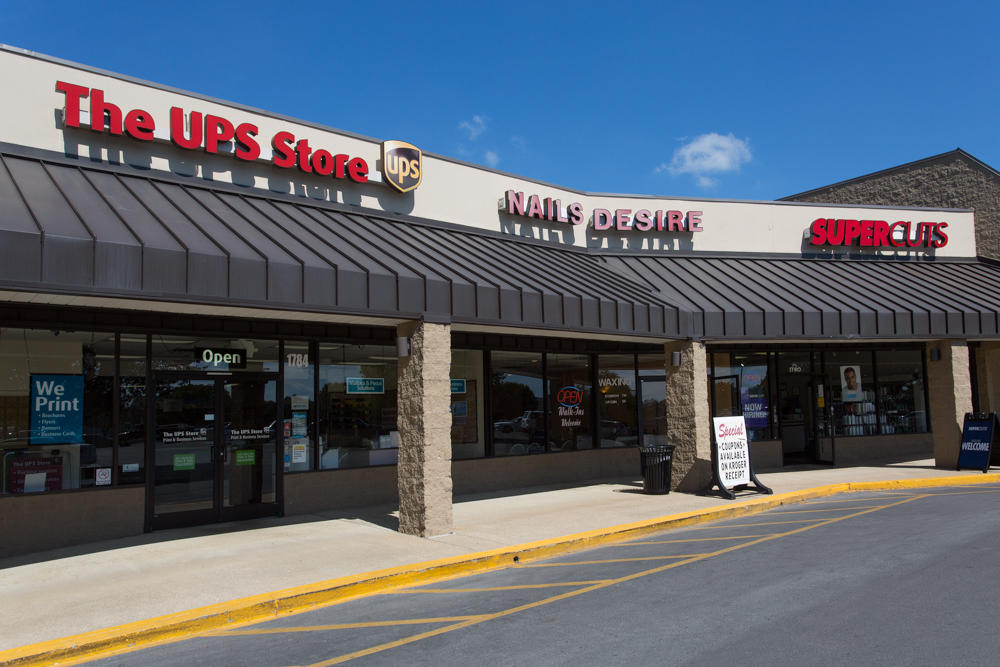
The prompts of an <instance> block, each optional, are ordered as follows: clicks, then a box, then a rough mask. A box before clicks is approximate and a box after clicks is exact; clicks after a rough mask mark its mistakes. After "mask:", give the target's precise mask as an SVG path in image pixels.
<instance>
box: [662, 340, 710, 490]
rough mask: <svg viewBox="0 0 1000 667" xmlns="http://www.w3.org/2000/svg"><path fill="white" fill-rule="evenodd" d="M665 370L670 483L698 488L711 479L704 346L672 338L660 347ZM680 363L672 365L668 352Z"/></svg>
mask: <svg viewBox="0 0 1000 667" xmlns="http://www.w3.org/2000/svg"><path fill="white" fill-rule="evenodd" d="M663 352H664V357H665V359H666V362H665V366H666V372H667V440H668V442H669V443H670V444H671V445H675V446H676V447H677V449H675V450H674V462H673V477H672V479H671V486H672V487H673V488H674V489H679V490H682V491H698V490H700V489H703V488H705V487H707V486H708V485H709V484H710V483H711V481H712V444H711V437H712V436H711V430H710V426H711V408H710V405H709V401H708V373H707V367H706V361H707V359H706V357H705V345H704V343H700V342H697V341H671V342H668V343H666V344H665V345H664V347H663ZM673 352H680V353H681V365H680V366H673V365H671V353H673Z"/></svg>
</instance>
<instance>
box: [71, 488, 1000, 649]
mask: <svg viewBox="0 0 1000 667" xmlns="http://www.w3.org/2000/svg"><path fill="white" fill-rule="evenodd" d="M998 548H1000V485H988V486H980V487H973V488H969V487H961V488H958V487H956V488H935V489H927V490H924V489H921V490H914V491H887V492H870V493H852V494H844V495H840V496H833V497H830V498H823V499H817V500H814V501H807V502H802V503H798V504H794V505H787V506H783V507H779V508H776V509H773V510H771V511H767V512H763V513H759V514H754V515H749V516H745V517H741V518H739V519H735V520H727V521H720V522H717V523H710V524H703V525H699V526H694V527H689V528H684V529H678V530H672V531H668V532H664V533H660V534H657V535H654V536H647V537H644V538H642V539H639V540H633V541H629V542H622V543H617V544H613V545H609V546H604V547H600V548H597V549H590V550H587V551H579V552H576V553H573V554H570V555H567V556H562V557H560V558H555V559H551V560H545V561H537V562H530V563H516V564H511V565H510V566H509V567H505V568H501V569H497V570H493V571H489V572H486V573H482V574H477V575H472V576H465V577H461V578H455V579H451V580H447V581H444V582H438V583H435V584H432V585H426V586H416V587H410V588H401V589H396V590H393V591H391V592H388V593H383V594H377V595H371V596H366V597H363V598H356V599H353V600H349V601H347V602H342V603H340V604H334V605H330V606H327V607H324V608H319V609H313V610H310V611H306V612H303V613H298V614H294V615H289V616H284V617H281V618H278V619H275V620H270V621H267V622H263V623H257V624H254V625H248V626H244V627H234V628H232V629H227V630H225V631H214V632H210V633H206V634H202V635H198V636H195V637H191V638H188V639H183V640H181V641H175V642H172V643H167V644H162V645H159V646H152V647H149V648H144V649H142V650H138V651H135V652H129V653H121V654H118V655H115V656H111V657H108V658H105V659H102V660H99V661H96V662H92V663H89V664H95V665H140V664H141V665H176V664H201V665H333V664H339V663H342V662H348V661H352V662H356V663H358V664H372V665H378V664H409V665H413V664H419V665H430V664H434V665H466V664H470V663H472V662H475V663H477V664H488V665H508V664H509V665H515V664H518V665H522V664H581V663H585V664H591V663H604V664H625V663H630V664H654V663H655V664H710V663H713V662H733V661H739V662H741V663H744V664H795V665H808V664H817V665H818V664H843V663H859V664H886V663H904V662H906V663H910V664H942V663H952V664H955V663H963V664H996V662H997V653H998V651H1000V640H997V639H995V634H994V626H995V620H994V619H995V613H994V609H995V600H996V599H997V593H998V592H1000V583H998V582H1000V576H998V575H1000V565H998V564H997V561H998V559H997V558H996V554H997V553H998Z"/></svg>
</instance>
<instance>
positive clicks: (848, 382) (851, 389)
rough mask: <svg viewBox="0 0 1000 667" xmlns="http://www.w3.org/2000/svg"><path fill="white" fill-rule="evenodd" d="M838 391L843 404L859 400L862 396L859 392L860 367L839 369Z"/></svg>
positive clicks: (842, 367)
mask: <svg viewBox="0 0 1000 667" xmlns="http://www.w3.org/2000/svg"><path fill="white" fill-rule="evenodd" d="M840 391H841V394H842V395H843V397H844V398H843V400H844V402H845V403H853V402H857V401H860V400H861V397H862V396H864V394H863V393H862V392H861V367H860V366H841V367H840Z"/></svg>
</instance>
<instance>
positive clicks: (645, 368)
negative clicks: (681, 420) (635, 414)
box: [637, 353, 669, 445]
mask: <svg viewBox="0 0 1000 667" xmlns="http://www.w3.org/2000/svg"><path fill="white" fill-rule="evenodd" d="M637 363H638V366H639V391H640V393H641V396H642V410H641V412H640V417H641V419H642V444H644V445H666V444H669V442H668V441H667V378H666V370H665V367H664V357H663V354H661V353H658V354H640V355H638V356H637Z"/></svg>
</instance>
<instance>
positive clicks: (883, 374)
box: [875, 350, 927, 435]
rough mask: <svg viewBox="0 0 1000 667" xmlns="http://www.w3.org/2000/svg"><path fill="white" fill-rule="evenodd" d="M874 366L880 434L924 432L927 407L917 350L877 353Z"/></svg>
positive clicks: (921, 361)
mask: <svg viewBox="0 0 1000 667" xmlns="http://www.w3.org/2000/svg"><path fill="white" fill-rule="evenodd" d="M875 366H876V368H877V369H878V390H877V391H878V400H877V402H876V403H877V406H878V414H879V421H880V422H881V426H882V433H883V434H884V435H892V434H894V433H926V432H927V406H926V405H925V400H926V399H925V396H926V394H925V392H924V366H923V354H922V353H921V352H920V350H878V351H877V352H875Z"/></svg>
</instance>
